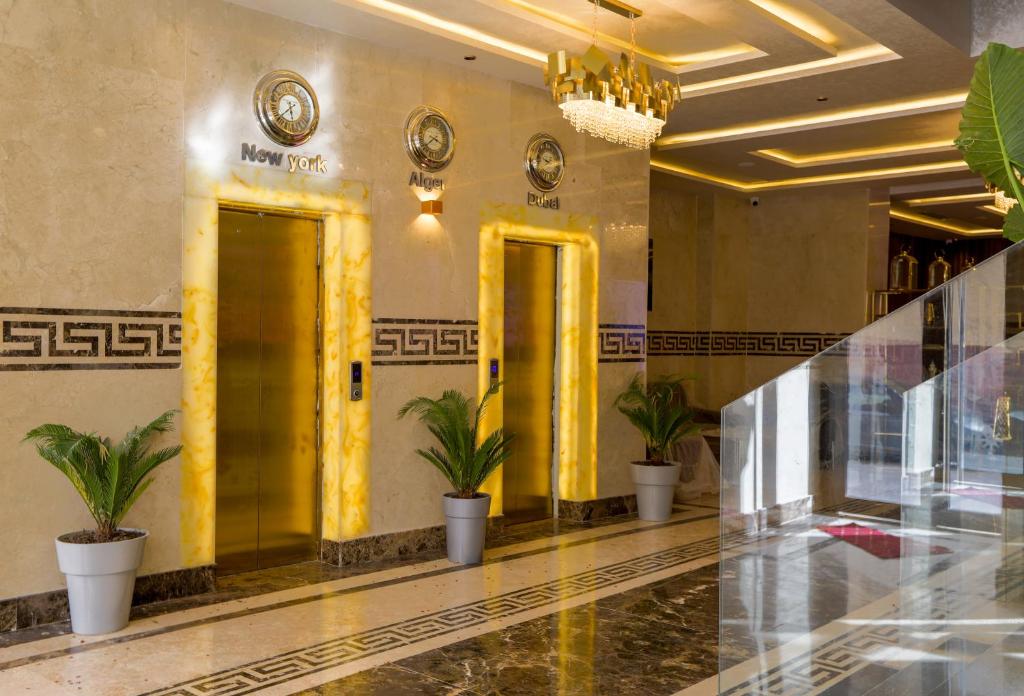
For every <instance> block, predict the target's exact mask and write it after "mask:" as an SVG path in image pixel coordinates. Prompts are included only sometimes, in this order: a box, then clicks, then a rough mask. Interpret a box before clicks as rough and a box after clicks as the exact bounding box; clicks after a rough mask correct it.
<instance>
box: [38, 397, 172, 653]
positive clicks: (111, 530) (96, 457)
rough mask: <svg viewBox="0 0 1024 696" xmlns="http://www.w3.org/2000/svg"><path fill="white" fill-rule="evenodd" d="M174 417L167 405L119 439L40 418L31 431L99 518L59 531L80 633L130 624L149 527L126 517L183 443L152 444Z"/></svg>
mask: <svg viewBox="0 0 1024 696" xmlns="http://www.w3.org/2000/svg"><path fill="white" fill-rule="evenodd" d="M173 419H174V411H168V412H166V413H164V414H163V415H162V416H160V417H158V418H157V419H156V420H154V421H153V422H152V423H149V424H148V425H144V426H141V427H137V428H135V429H134V430H132V431H130V432H129V433H128V434H127V435H125V437H124V439H123V440H121V441H120V442H118V443H117V444H116V445H115V444H112V443H111V441H110V439H109V438H104V437H100V436H98V435H96V434H94V433H80V432H78V431H76V430H72V429H71V428H69V427H68V426H66V425H54V424H47V425H41V426H39V427H38V428H35V429H34V430H32V431H31V432H29V433H28V435H26V436H25V440H28V441H31V442H33V443H34V444H35V446H36V451H38V452H39V456H40V457H42V458H43V459H44V460H46V461H47V462H49V463H50V464H52V465H53V466H54V467H56V468H57V469H58V470H59V471H60V472H61V473H62V474H64V475H65V476H67V477H68V480H70V481H71V485H73V486H74V487H75V490H76V491H78V494H79V495H80V496H81V497H82V500H83V501H84V502H85V506H86V507H87V508H88V509H89V514H91V515H92V517H93V519H94V520H96V529H91V530H82V531H79V532H69V533H68V534H63V535H61V536H59V537H57V539H56V544H57V563H58V565H59V566H60V570H61V572H62V573H64V575H65V577H66V578H67V585H68V603H69V605H70V608H71V630H73V631H74V632H75V633H80V634H84V635H95V634H100V633H111V632H113V631H117V630H120V629H122V628H124V627H125V626H126V625H128V613H129V612H130V611H131V604H132V592H133V591H134V589H135V573H136V571H138V569H139V565H141V563H142V552H143V549H144V547H145V544H146V537H147V536H148V532H146V531H145V530H143V529H122V528H121V527H120V524H121V520H122V519H123V518H124V516H125V514H126V513H127V512H128V510H129V509H130V508H131V506H132V505H133V504H134V503H135V501H136V500H138V499H139V496H140V495H142V493H143V491H145V490H146V488H148V487H149V484H150V483H152V482H153V479H152V478H150V477H149V474H150V473H151V472H152V471H153V470H154V469H156V467H158V466H159V465H160V464H162V463H164V462H166V461H167V460H168V459H173V458H174V457H175V456H177V454H178V452H180V451H181V446H180V445H178V446H175V447H165V448H163V449H158V450H156V451H154V452H151V451H150V448H149V441H150V439H151V438H152V437H153V436H154V435H156V434H157V433H163V432H167V431H168V430H170V429H171V428H172V422H173Z"/></svg>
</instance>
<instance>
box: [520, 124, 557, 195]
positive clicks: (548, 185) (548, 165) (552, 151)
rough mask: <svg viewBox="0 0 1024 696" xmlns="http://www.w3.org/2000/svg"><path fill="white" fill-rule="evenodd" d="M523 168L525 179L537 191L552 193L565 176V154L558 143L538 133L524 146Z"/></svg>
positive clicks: (544, 134) (546, 135) (548, 136)
mask: <svg viewBox="0 0 1024 696" xmlns="http://www.w3.org/2000/svg"><path fill="white" fill-rule="evenodd" d="M523 167H524V168H525V169H526V178H527V179H529V180H530V183H531V184H532V185H533V187H534V188H535V189H537V190H538V191H544V192H548V191H554V190H555V189H556V188H558V185H559V184H560V183H562V176H563V175H564V174H565V154H564V153H563V152H562V146H561V145H559V144H558V141H557V140H555V139H554V138H552V137H551V136H550V135H548V134H547V133H538V134H537V135H535V136H533V137H532V138H530V142H529V143H527V145H526V156H525V158H524V162H523Z"/></svg>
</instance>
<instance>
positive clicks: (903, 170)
mask: <svg viewBox="0 0 1024 696" xmlns="http://www.w3.org/2000/svg"><path fill="white" fill-rule="evenodd" d="M651 169H654V170H655V171H660V172H665V173H666V174H673V175H675V176H681V177H683V178H685V179H693V180H694V181H702V182H704V183H709V184H715V185H716V186H723V187H725V188H728V189H732V190H733V191H740V192H742V193H752V192H755V191H775V190H778V189H787V188H800V187H803V186H820V185H823V184H840V183H854V182H858V181H873V180H875V179H890V178H894V177H902V176H918V175H921V174H943V173H946V172H955V171H960V170H963V169H967V164H966V163H965V162H964V161H963V160H951V161H948V162H931V163H928V164H913V165H908V166H906V167H886V168H884V169H865V170H861V171H856V172H841V173H838V174H819V175H817V176H801V177H796V178H793V179H773V180H769V181H742V180H740V179H729V178H727V177H721V176H715V175H714V174H708V173H707V172H702V171H699V170H697V169H691V168H689V167H684V166H682V165H678V164H673V163H671V162H661V161H658V160H653V159H652V160H651Z"/></svg>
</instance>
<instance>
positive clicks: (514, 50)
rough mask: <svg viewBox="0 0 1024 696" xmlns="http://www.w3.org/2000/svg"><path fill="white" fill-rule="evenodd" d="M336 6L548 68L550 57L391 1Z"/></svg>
mask: <svg viewBox="0 0 1024 696" xmlns="http://www.w3.org/2000/svg"><path fill="white" fill-rule="evenodd" d="M334 1H335V2H338V3H341V4H344V5H349V6H361V7H364V8H368V9H371V10H378V12H377V13H375V14H384V15H386V16H389V17H390V18H392V19H395V20H397V21H399V22H401V23H403V24H405V25H407V26H412V27H415V28H417V29H422V28H423V27H424V26H428V27H433V28H434V29H439V30H440V31H441V33H442V34H445V35H447V36H448V38H452V39H456V40H458V39H466V40H468V41H469V42H470V43H472V44H473V45H475V46H477V47H479V48H484V49H497V50H498V52H499V53H505V54H509V55H511V56H512V57H517V56H518V57H520V58H526V59H527V60H528V61H530V62H533V63H538V64H540V65H547V62H548V54H547V53H545V52H544V51H538V50H535V49H532V48H529V47H528V46H523V45H522V44H517V43H514V42H512V41H507V40H505V39H502V38H499V37H497V36H495V35H494V34H488V33H486V32H483V31H480V30H479V29H474V28H473V27H470V26H467V25H465V24H460V23H458V22H453V21H451V20H447V19H441V18H440V17H438V16H436V15H432V14H429V13H427V12H423V11H422V10H416V9H413V8H411V7H406V6H405V5H400V4H399V3H397V2H391V0H334Z"/></svg>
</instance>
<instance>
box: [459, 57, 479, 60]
mask: <svg viewBox="0 0 1024 696" xmlns="http://www.w3.org/2000/svg"><path fill="white" fill-rule="evenodd" d="M462 60H476V56H462Z"/></svg>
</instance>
